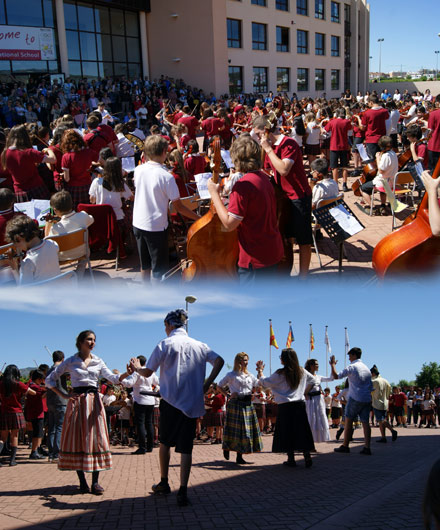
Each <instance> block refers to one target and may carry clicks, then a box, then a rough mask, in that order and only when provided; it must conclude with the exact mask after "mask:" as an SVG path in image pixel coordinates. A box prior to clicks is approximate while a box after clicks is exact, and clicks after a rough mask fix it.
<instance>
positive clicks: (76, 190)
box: [64, 184, 90, 210]
mask: <svg viewBox="0 0 440 530" xmlns="http://www.w3.org/2000/svg"><path fill="white" fill-rule="evenodd" d="M64 189H65V190H66V191H68V192H69V193H70V195H72V202H73V209H74V210H76V207H77V206H78V204H90V195H89V189H90V184H85V185H84V186H69V185H68V184H64Z"/></svg>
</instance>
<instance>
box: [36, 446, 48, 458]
mask: <svg viewBox="0 0 440 530" xmlns="http://www.w3.org/2000/svg"><path fill="white" fill-rule="evenodd" d="M37 452H38V454H40V455H43V456H49V452H48V451H46V449H43V448H42V447H38V448H37Z"/></svg>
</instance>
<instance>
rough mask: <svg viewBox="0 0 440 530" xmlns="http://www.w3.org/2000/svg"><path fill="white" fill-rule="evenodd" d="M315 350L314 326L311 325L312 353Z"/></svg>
mask: <svg viewBox="0 0 440 530" xmlns="http://www.w3.org/2000/svg"><path fill="white" fill-rule="evenodd" d="M314 349H315V336H314V335H313V329H312V324H310V351H311V352H312V351H313V350H314Z"/></svg>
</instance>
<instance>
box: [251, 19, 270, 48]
mask: <svg viewBox="0 0 440 530" xmlns="http://www.w3.org/2000/svg"><path fill="white" fill-rule="evenodd" d="M252 49H253V50H267V26H266V24H258V23H257V22H252Z"/></svg>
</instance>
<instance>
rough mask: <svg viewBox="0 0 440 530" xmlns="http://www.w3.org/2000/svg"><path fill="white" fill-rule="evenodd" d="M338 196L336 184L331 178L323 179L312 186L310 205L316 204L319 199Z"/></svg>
mask: <svg viewBox="0 0 440 530" xmlns="http://www.w3.org/2000/svg"><path fill="white" fill-rule="evenodd" d="M338 195H339V187H338V183H337V182H336V181H334V180H333V179H332V178H325V179H323V180H321V181H320V182H317V183H316V184H315V185H314V186H313V190H312V204H317V203H318V201H320V200H321V199H333V198H336V197H337V196H338Z"/></svg>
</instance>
